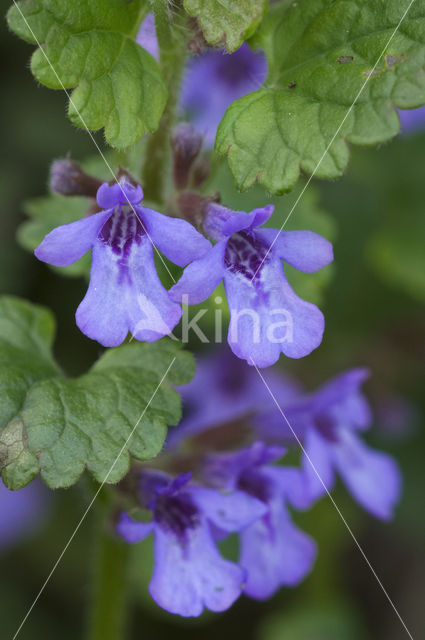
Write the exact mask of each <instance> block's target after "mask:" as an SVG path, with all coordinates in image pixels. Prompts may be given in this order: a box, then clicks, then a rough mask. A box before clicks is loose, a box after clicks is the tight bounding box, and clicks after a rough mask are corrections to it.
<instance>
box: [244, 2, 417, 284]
mask: <svg viewBox="0 0 425 640" xmlns="http://www.w3.org/2000/svg"><path fill="white" fill-rule="evenodd" d="M414 2H415V0H410V3H409V6H408V7H407V9H406V10H405V12H404V13H403V15H402V16H401V18H400V20H399V23H398V24H397V26H396V28H395V29H394V31H393V33H392V34H391V36H390V38H389V39H388V41H387V43H386V44H385V47H384V48H383V49H382V52H381V53H380V55H379V58H378V59H377V61H376V62H375V64H374V65H373V67H372V69H371V71H369V72H368V75H367V77H366V80H365V81H364V82H363V84H362V86H361V87H360V90H359V92H358V93H357V95H356V97H355V98H354V100H353V103H352V104H351V106H350V107H349V109H348V111H347V113H346V114H345V116H344V118H343V119H342V121H341V124H340V125H339V127H338V128H337V130H336V131H335V133H334V135H333V136H332V138H331V141H330V142H329V144H328V146H327V147H326V149H325V150H324V152H323V153H322V156H321V158H320V160H319V162H318V163H317V164H316V166H315V167H314V170H313V173H312V174H311V175H310V176H309V178H308V180H307V182H306V183H305V185H304V187H303V188H302V190H301V193H300V195H299V196H298V198H297V199H296V200H295V202H294V204H293V205H292V207H291V210H290V211H289V213H288V215H287V216H286V218H285V220H284V221H283V224H282V226H281V227H280V229H279V231H278V233H277V234H276V237H275V238H274V239H273V242H272V243H271V245H270V246H269V248H268V249H267V251H266V253H265V255H264V257H263V259H262V260H261V262H260V264H259V266H258V267H257V270H256V271H255V273H254V275H253V276H252V280H251V282H253V281H254V278H255V276H256V275H257V273H258V272H259V270H260V269H261V267H262V266H263V264H264V261H265V260H266V258H267V256H268V255H269V253H270V251H271V249H272V247H273V245H274V244H275V242H276V240H277V239H278V237H279V236H280V234H281V232H282V231H283V227H284V226H285V225H286V223H287V222H288V220H289V218H290V217H291V215H292V214H293V213H294V210H295V207H296V206H297V205H298V203H299V201H300V200H301V198H302V197H303V195H304V192H305V190H306V189H307V187H308V186H309V184H310V182H311V181H312V180H313V178H314V176H315V175H316V173H317V170H318V168H319V167H320V165H321V164H322V162H323V160H324V158H325V157H326V155H327V154H328V151H329V149H330V148H331V146H332V145H333V143H334V142H335V139H336V137H337V136H338V134H339V132H340V131H341V129H342V127H343V126H344V123H345V121H346V120H347V118H348V116H349V115H350V113H351V112H352V110H353V109H354V106H355V104H356V102H357V100H358V99H359V98H360V96H361V94H362V93H363V91H364V89H365V87H366V85H367V83H368V82H369V80H370V78H371V77H372V76H373V72H374V71H375V69H376V67H377V66H378V64H379V61H380V60H381V58H382V56H383V55H384V54H385V52H386V51H387V49H388V47H389V46H390V44H391V42H392V40H393V38H394V36H395V34H396V33H397V31H398V30H399V29H400V27H401V24H402V22H403V20H404V19H405V17H406V16H407V14H408V12H409V10H410V7H411V6H412V4H413V3H414Z"/></svg>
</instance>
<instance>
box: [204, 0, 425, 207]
mask: <svg viewBox="0 0 425 640" xmlns="http://www.w3.org/2000/svg"><path fill="white" fill-rule="evenodd" d="M408 5H409V0H387V1H386V2H383V1H382V0H299V1H298V2H293V3H290V4H289V3H288V2H281V3H279V4H278V5H276V6H273V7H272V8H271V10H270V11H269V12H268V14H267V16H266V17H265V19H264V20H263V22H262V24H261V26H260V28H259V30H258V32H257V33H256V35H255V37H254V42H253V43H254V45H255V46H260V47H262V48H264V50H265V52H266V55H267V59H268V64H269V74H268V78H267V81H266V84H265V87H264V88H263V89H260V90H259V91H256V92H254V93H251V94H249V95H247V96H245V97H243V98H241V99H239V100H237V101H236V102H234V103H233V104H232V105H231V106H230V107H229V109H228V110H227V112H226V114H225V116H224V118H223V120H222V122H221V124H220V126H219V129H218V133H217V139H216V150H217V151H218V152H219V153H222V154H224V153H226V152H227V153H228V156H229V164H230V167H231V170H232V173H233V176H234V178H235V180H236V182H237V185H238V187H239V188H241V189H247V188H248V187H250V186H251V185H252V184H253V183H254V182H255V181H256V180H258V181H259V182H260V183H261V184H262V185H263V186H264V187H265V188H266V189H268V190H269V191H270V192H272V193H275V194H282V193H284V192H286V191H288V190H290V189H291V188H292V187H293V186H294V184H295V183H296V181H297V179H298V176H299V172H300V168H301V169H303V170H304V171H306V172H307V173H313V172H316V173H315V175H317V176H318V177H321V178H336V177H338V176H340V175H341V174H342V172H343V171H344V169H345V167H346V165H347V162H348V155H349V151H348V146H347V142H352V143H354V144H363V145H371V144H377V143H379V142H383V141H384V140H387V139H389V138H391V137H392V136H394V135H395V134H396V133H397V132H398V130H399V119H398V116H397V113H396V111H395V108H394V107H395V106H397V107H401V108H412V107H418V106H420V105H422V104H424V103H425V73H424V70H425V58H424V47H423V45H424V44H425V0H416V1H415V2H414V3H413V5H412V7H411V8H410V10H409V12H408V14H407V16H406V17H405V19H404V20H403V22H402V25H401V27H400V28H399V29H398V31H397V32H396V33H395V35H394V37H393V38H392V40H391V42H390V43H389V44H388V42H389V40H390V38H391V36H392V34H394V32H395V29H396V27H397V25H398V23H399V21H400V19H401V18H402V16H403V13H404V11H405V10H406V9H407V7H408ZM382 54H383V55H382ZM378 59H379V62H378V64H377V66H376V68H375V69H374V65H375V63H376V62H377V60H378ZM365 80H368V82H367V84H366V86H365V88H364V90H363V91H362V93H361V95H360V97H359V98H358V100H357V102H356V105H355V106H354V108H353V109H352V111H351V112H350V113H349V114H348V116H347V112H348V110H349V108H350V107H351V105H352V104H353V102H354V101H355V100H356V97H357V95H358V93H359V91H360V89H361V88H362V85H363V84H364V83H365ZM346 116H347V117H346ZM344 118H346V120H345V121H344ZM342 122H344V124H343V125H342V127H341V129H340V130H339V131H338V128H339V127H340V125H341V123H342ZM337 131H338V133H337ZM336 133H337V135H336V138H335V140H334V142H333V143H332V145H331V147H330V149H329V152H327V153H326V154H325V151H326V149H327V147H328V145H329V144H330V142H331V141H332V139H333V136H334V135H335V134H336ZM324 154H325V155H324ZM319 163H320V165H319V166H318V164H319ZM316 168H317V171H316Z"/></svg>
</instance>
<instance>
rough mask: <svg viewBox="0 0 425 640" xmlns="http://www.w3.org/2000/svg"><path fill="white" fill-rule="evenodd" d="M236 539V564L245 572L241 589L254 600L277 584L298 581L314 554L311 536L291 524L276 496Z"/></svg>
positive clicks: (260, 598) (275, 587) (309, 565)
mask: <svg viewBox="0 0 425 640" xmlns="http://www.w3.org/2000/svg"><path fill="white" fill-rule="evenodd" d="M240 539H241V555H240V564H241V566H242V567H243V568H244V569H246V572H247V581H246V586H245V593H246V594H247V595H248V596H251V598H255V599H257V600H265V599H266V598H269V597H270V596H272V595H273V594H274V593H275V592H276V591H277V590H278V589H279V588H280V587H281V586H284V585H286V586H291V587H293V586H295V585H297V584H299V583H300V582H301V580H303V579H304V578H305V576H306V575H307V574H308V573H309V572H310V570H311V568H312V565H313V562H314V559H315V557H316V544H315V542H314V540H313V539H312V538H310V536H308V535H307V534H306V533H304V532H303V531H301V530H300V529H298V527H296V526H295V525H294V524H293V522H292V521H291V519H290V516H289V514H288V512H287V509H286V508H285V506H284V504H283V501H280V500H279V499H274V500H273V503H272V505H271V508H270V512H269V514H268V515H267V516H265V517H263V518H262V519H261V520H258V521H257V522H255V523H254V524H252V525H251V526H249V527H248V528H247V529H245V531H243V532H242V533H241V536H240Z"/></svg>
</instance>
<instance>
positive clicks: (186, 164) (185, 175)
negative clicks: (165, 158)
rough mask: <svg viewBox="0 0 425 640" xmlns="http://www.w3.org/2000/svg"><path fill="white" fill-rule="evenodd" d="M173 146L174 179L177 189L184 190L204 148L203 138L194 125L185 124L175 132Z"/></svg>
mask: <svg viewBox="0 0 425 640" xmlns="http://www.w3.org/2000/svg"><path fill="white" fill-rule="evenodd" d="M171 144H172V147H173V177H174V184H175V186H176V188H177V189H184V188H186V187H187V185H188V183H189V177H190V174H191V169H192V166H193V163H194V160H195V159H196V158H197V156H198V154H199V152H200V150H201V147H202V136H201V134H200V133H198V132H197V131H195V129H194V128H193V127H192V125H190V124H188V123H186V122H183V123H182V124H180V125H179V126H178V127H177V128H176V129H175V131H174V134H173V137H172V140H171Z"/></svg>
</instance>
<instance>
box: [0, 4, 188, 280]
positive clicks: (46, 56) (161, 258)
mask: <svg viewBox="0 0 425 640" xmlns="http://www.w3.org/2000/svg"><path fill="white" fill-rule="evenodd" d="M13 4H14V5H15V7H16V8H17V10H18V11H19V13H20V14H21V17H22V20H23V21H24V22H25V24H26V26H27V28H28V30H29V32H30V33H31V35H32V37H33V38H34V40H35V42H36V44H37V46H38V48H39V49H40V51H41V53H42V54H43V56H44V58H45V59H46V62H47V64H48V65H49V67H50V68H51V70H52V71H53V73H54V74H55V77H56V78H57V81H58V82H59V84H60V86H61V87H62V89H63V91H64V92H65V94H66V96H67V98H68V100H69V102H70V104H71V105H72V107H73V108H74V110H75V113H76V114H77V115H78V117H79V118H80V120H81V123H82V125H83V127H84V129H85V130H86V131H87V133H88V134H89V136H90V138H91V140H92V142H93V144H94V146H95V147H96V149H97V151H98V152H99V155H100V157H101V158H102V160H103V162H104V163H105V165H106V166H107V168H108V170H109V171H110V173H111V175H112V178H113V179H114V180H115V182H116V183H117V185H118V186H119V187H120V189H121V192H122V194H123V196H124V198H125V199H126V200H127V202H128V205H129V206H130V208H131V210H132V211H133V213H134V215H135V216H136V218H137V219H138V221H139V222H140V224H141V226H142V229H143V231H144V232H145V233H146V236H147V237H148V239H149V241H150V243H151V244H152V246H153V248H154V250H155V252H156V253H157V255H158V256H159V258H160V260H161V262H162V264H163V266H164V267H165V269H166V271H167V273H168V275H169V276H170V278H171V279H172V281H173V282H174V283H175V282H176V280H175V278H174V276H173V274H172V273H171V271H170V270H169V268H168V267H167V264H166V262H165V261H164V258H163V257H162V255H161V254H160V252H159V251H158V248H157V247H156V245H155V244H154V242H153V240H152V238H151V237H150V235H149V233H148V230H147V229H146V227H145V224H144V222H143V220H142V219H141V218H140V216H139V214H138V213H137V211H136V210H135V208H134V206H133V205H132V203H131V202H130V200H129V199H128V197H127V194H126V193H125V191H124V189H123V188H122V185H121V184H120V182H119V180H118V179H117V177H116V175H115V173H114V170H113V169H112V167H111V165H110V164H109V162H108V160H107V159H106V157H105V154H104V153H103V151H102V149H101V148H100V147H99V145H98V143H97V142H96V139H95V137H94V135H93V134H92V132H91V131H90V129H89V128H88V126H87V125H86V122H85V120H84V118H83V116H82V115H81V113H80V111H79V109H78V108H77V106H76V104H75V102H74V101H73V99H72V96H71V94H70V93H69V91H68V90H67V89H66V88H65V85H64V84H63V82H62V80H61V79H60V77H59V75H58V73H57V71H56V69H55V68H54V66H53V64H52V63H51V61H50V59H49V57H48V55H47V54H46V52H45V50H44V48H43V47H42V46H41V44H40V41H39V40H38V38H37V36H36V35H35V33H34V31H33V30H32V29H31V27H30V25H29V23H28V20H27V19H26V17H25V16H24V14H23V13H22V11H21V8H20V6H19V5H18V4H17V3H16V0H13Z"/></svg>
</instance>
